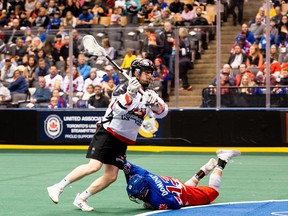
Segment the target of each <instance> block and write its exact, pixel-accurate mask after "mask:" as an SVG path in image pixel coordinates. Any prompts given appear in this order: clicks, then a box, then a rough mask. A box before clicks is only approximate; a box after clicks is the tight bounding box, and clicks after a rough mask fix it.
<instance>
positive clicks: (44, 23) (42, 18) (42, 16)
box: [33, 7, 51, 29]
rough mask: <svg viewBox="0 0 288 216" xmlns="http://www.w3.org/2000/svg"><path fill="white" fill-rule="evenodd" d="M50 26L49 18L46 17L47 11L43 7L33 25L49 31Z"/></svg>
mask: <svg viewBox="0 0 288 216" xmlns="http://www.w3.org/2000/svg"><path fill="white" fill-rule="evenodd" d="M50 24H51V22H50V18H49V16H47V10H46V9H45V8H44V7H41V8H40V9H39V13H38V16H37V17H36V19H35V21H34V23H33V25H34V26H38V27H43V28H45V29H49V28H50Z"/></svg>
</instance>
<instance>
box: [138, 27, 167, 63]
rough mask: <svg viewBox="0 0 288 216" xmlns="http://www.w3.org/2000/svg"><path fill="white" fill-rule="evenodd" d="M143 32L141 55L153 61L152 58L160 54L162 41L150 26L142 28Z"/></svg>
mask: <svg viewBox="0 0 288 216" xmlns="http://www.w3.org/2000/svg"><path fill="white" fill-rule="evenodd" d="M144 34H145V38H144V42H143V49H142V57H143V58H147V59H150V60H151V61H154V59H155V58H157V57H159V56H160V54H161V53H160V50H161V49H162V42H161V40H160V38H159V37H158V36H157V35H156V34H155V33H154V30H153V29H151V28H144Z"/></svg>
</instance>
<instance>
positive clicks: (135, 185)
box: [126, 174, 149, 204]
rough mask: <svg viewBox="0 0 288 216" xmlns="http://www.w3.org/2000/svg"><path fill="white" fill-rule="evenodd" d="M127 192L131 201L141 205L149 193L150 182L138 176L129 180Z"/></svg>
mask: <svg viewBox="0 0 288 216" xmlns="http://www.w3.org/2000/svg"><path fill="white" fill-rule="evenodd" d="M126 191H127V193H128V196H129V199H130V200H131V201H133V202H136V203H138V204H141V203H143V200H145V198H146V196H147V194H148V192H149V188H148V181H147V180H146V179H145V178H144V177H142V176H141V175H138V174H136V175H134V176H133V177H132V178H131V179H130V180H129V182H128V184H127V187H126Z"/></svg>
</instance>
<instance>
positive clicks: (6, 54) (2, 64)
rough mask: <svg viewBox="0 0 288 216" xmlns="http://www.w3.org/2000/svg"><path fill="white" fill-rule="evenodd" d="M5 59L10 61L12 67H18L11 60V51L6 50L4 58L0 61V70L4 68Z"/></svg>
mask: <svg viewBox="0 0 288 216" xmlns="http://www.w3.org/2000/svg"><path fill="white" fill-rule="evenodd" d="M6 59H10V60H11V63H12V65H14V66H15V67H17V66H18V64H17V62H16V61H15V60H14V59H13V58H12V55H11V51H10V50H7V51H6V52H5V57H4V58H3V59H2V60H1V61H0V70H1V69H2V68H3V67H4V65H5V62H6Z"/></svg>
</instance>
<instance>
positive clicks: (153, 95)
mask: <svg viewBox="0 0 288 216" xmlns="http://www.w3.org/2000/svg"><path fill="white" fill-rule="evenodd" d="M156 102H158V94H157V93H156V92H154V91H151V92H149V93H148V98H147V99H146V104H149V105H154V104H155V103H156Z"/></svg>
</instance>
